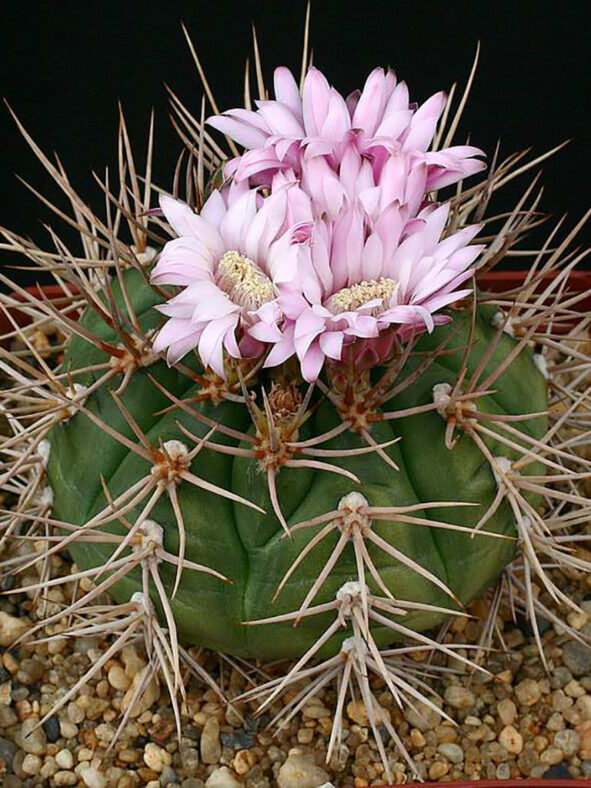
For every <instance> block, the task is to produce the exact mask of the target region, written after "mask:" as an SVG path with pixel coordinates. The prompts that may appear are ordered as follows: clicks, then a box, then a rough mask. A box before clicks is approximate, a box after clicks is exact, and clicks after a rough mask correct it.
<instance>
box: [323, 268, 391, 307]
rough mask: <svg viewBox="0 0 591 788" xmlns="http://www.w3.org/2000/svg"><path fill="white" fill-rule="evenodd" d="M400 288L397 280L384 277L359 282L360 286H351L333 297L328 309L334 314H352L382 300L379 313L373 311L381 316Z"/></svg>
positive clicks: (330, 299) (329, 300) (327, 305)
mask: <svg viewBox="0 0 591 788" xmlns="http://www.w3.org/2000/svg"><path fill="white" fill-rule="evenodd" d="M397 288H398V282H397V281H396V280H395V279H390V278H389V277H387V276H382V277H380V278H379V279H369V280H367V281H366V280H364V281H363V282H359V284H356V285H351V287H344V288H343V289H342V290H339V291H338V292H337V293H335V294H334V295H332V296H331V297H330V298H329V299H328V301H327V302H326V308H327V309H329V310H330V311H331V312H333V314H338V313H339V312H350V311H354V310H355V309H359V307H360V306H363V305H364V304H367V303H369V301H375V300H376V299H380V300H381V301H382V305H381V307H380V306H378V307H376V308H375V309H377V312H376V311H375V310H372V314H379V313H380V312H383V311H384V309H385V308H386V307H387V303H385V302H387V301H389V299H390V298H391V296H393V295H394V293H395V292H396V290H397Z"/></svg>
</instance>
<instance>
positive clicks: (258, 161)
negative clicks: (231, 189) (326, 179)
mask: <svg viewBox="0 0 591 788" xmlns="http://www.w3.org/2000/svg"><path fill="white" fill-rule="evenodd" d="M274 84H275V96H276V98H275V100H273V101H257V102H256V104H257V110H256V111H251V110H246V109H233V110H228V111H227V112H225V113H223V114H222V115H218V116H215V117H212V118H209V120H208V123H210V125H212V126H214V127H215V128H216V129H218V130H219V131H222V132H223V133H224V134H227V135H228V136H230V137H232V138H233V139H234V140H235V141H236V142H237V143H238V144H240V145H242V146H243V147H244V148H245V149H246V152H245V153H244V154H243V155H242V156H240V157H239V158H237V159H233V160H232V161H231V162H229V163H228V165H227V168H226V172H227V174H228V175H233V176H234V178H235V179H236V180H237V181H242V180H246V179H253V182H256V183H260V184H264V185H268V184H269V182H270V178H271V177H272V175H273V174H274V173H275V172H277V170H284V169H293V170H295V172H296V173H297V174H299V171H300V165H301V162H302V160H303V159H309V158H311V157H315V156H324V157H326V159H327V161H328V162H329V163H330V165H331V166H332V167H333V168H335V169H336V168H337V167H338V166H339V164H340V162H341V160H342V158H343V155H344V153H345V151H346V149H347V147H348V146H350V145H354V146H355V147H356V149H357V150H358V151H359V153H361V154H363V155H364V156H366V157H367V158H368V159H369V160H370V161H371V162H372V167H373V169H374V171H375V175H376V176H379V173H380V171H381V168H382V167H383V166H384V163H385V161H386V160H387V158H388V156H389V155H390V154H391V153H393V152H403V153H413V154H415V156H420V157H421V159H422V160H423V161H424V162H425V164H426V165H427V167H428V175H427V188H428V190H429V191H431V190H433V189H438V188H441V187H443V186H447V185H449V184H452V183H456V182H457V181H459V180H461V179H462V178H465V177H467V176H468V175H472V174H473V173H475V172H479V171H480V170H482V169H484V166H485V165H484V163H483V162H481V161H478V160H477V159H475V158H474V156H479V155H482V151H481V150H479V149H478V148H474V147H472V146H469V145H459V146H454V147H451V148H446V149H445V150H442V151H438V152H427V150H428V148H429V146H430V145H431V142H432V140H433V136H434V134H435V130H436V127H437V122H438V120H439V117H440V116H441V113H442V112H443V109H444V107H445V101H446V97H445V94H444V93H436V94H435V95H434V96H431V98H430V99H428V100H427V101H426V102H425V103H424V104H423V105H422V106H420V107H418V108H417V107H416V106H415V105H412V104H409V96H408V88H407V87H406V84H405V83H404V82H397V81H396V77H395V75H394V72H392V71H386V72H385V71H384V70H383V69H381V68H376V69H374V70H373V71H372V72H371V74H370V75H369V77H368V78H367V80H366V83H365V86H364V88H363V90H362V91H361V92H360V91H355V92H354V93H352V94H351V95H350V96H349V97H348V98H347V99H345V98H343V96H341V94H340V93H338V91H336V90H335V89H334V88H333V87H331V86H330V85H329V83H328V81H327V80H326V78H325V77H324V75H323V74H322V73H321V72H320V71H318V69H316V68H311V69H310V70H309V71H308V74H307V76H306V79H305V81H304V89H303V95H302V96H300V92H299V89H298V86H297V84H296V81H295V79H294V78H293V76H292V74H291V72H290V71H289V70H288V69H287V68H285V67H283V66H282V67H280V68H277V69H276V70H275V76H274Z"/></svg>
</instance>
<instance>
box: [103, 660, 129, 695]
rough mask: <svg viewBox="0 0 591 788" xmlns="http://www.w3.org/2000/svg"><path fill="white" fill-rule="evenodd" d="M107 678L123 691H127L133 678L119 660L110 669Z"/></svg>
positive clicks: (112, 684) (111, 683)
mask: <svg viewBox="0 0 591 788" xmlns="http://www.w3.org/2000/svg"><path fill="white" fill-rule="evenodd" d="M107 680H108V682H109V684H110V685H111V686H112V687H113V688H114V689H116V690H121V691H122V692H127V690H128V689H129V687H130V685H131V679H130V678H129V676H128V675H127V673H126V672H125V670H124V668H123V666H122V665H121V664H120V663H119V662H116V663H115V664H114V665H113V666H112V667H111V668H110V669H109V672H108V673H107Z"/></svg>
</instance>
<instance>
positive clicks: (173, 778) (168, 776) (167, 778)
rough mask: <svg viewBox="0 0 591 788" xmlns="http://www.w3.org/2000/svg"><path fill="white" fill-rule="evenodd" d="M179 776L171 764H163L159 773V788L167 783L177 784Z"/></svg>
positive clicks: (162, 787) (164, 786) (163, 787)
mask: <svg viewBox="0 0 591 788" xmlns="http://www.w3.org/2000/svg"><path fill="white" fill-rule="evenodd" d="M178 783H179V776H178V774H177V773H176V772H175V770H174V769H173V768H172V767H171V766H165V767H164V769H162V774H161V775H160V786H159V788H166V786H167V785H178Z"/></svg>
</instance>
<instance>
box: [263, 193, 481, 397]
mask: <svg viewBox="0 0 591 788" xmlns="http://www.w3.org/2000/svg"><path fill="white" fill-rule="evenodd" d="M448 213H449V205H447V204H444V205H441V206H435V205H430V206H428V207H426V208H424V209H423V210H422V211H421V213H420V214H419V216H418V217H416V218H415V219H413V220H412V221H411V222H408V220H407V216H406V215H405V213H404V211H401V210H400V205H399V204H398V202H396V201H394V202H391V203H390V204H389V205H388V206H387V207H386V208H385V209H384V210H383V211H382V212H381V213H380V214H379V215H378V217H377V219H372V218H371V217H370V216H369V215H368V212H367V211H366V210H365V209H364V207H363V205H362V204H361V203H360V202H359V201H358V202H356V203H351V204H347V205H346V206H345V207H343V208H342V209H341V210H340V211H339V213H338V215H337V216H336V218H329V217H326V218H324V219H319V220H316V221H315V222H314V223H313V225H312V226H311V227H310V230H309V239H308V243H307V244H302V245H301V250H302V252H304V251H305V253H302V254H301V255H300V257H299V258H298V276H297V278H296V279H294V280H292V281H291V282H289V283H285V284H284V285H282V286H281V292H282V296H281V299H280V302H281V308H282V310H283V313H284V315H285V323H284V326H283V331H282V336H281V339H280V340H279V341H277V342H276V343H275V346H274V348H273V349H272V350H271V352H270V353H269V355H268V357H267V359H266V361H265V365H266V366H274V365H276V364H280V363H282V362H283V361H285V360H286V359H287V358H289V357H290V356H292V355H293V354H295V355H297V357H298V359H299V361H300V365H301V370H302V375H303V377H304V378H305V380H307V381H309V382H311V381H314V380H316V379H317V378H318V376H319V374H320V372H321V370H322V367H323V365H324V362H325V360H326V359H327V358H328V359H332V360H334V361H339V360H341V358H342V355H343V352H344V348H345V347H347V346H349V345H351V344H352V343H354V342H358V343H360V347H359V348H358V349H359V352H360V354H361V355H364V354H365V355H366V356H367V355H368V354H369V355H371V354H372V353H376V354H378V355H379V353H380V352H385V351H384V349H385V348H390V349H391V347H392V342H391V341H390V338H388V337H384V336H383V334H384V333H386V332H390V333H394V332H396V334H397V335H398V337H399V338H400V339H401V340H402V341H404V340H406V339H407V338H408V336H409V335H410V334H412V333H413V332H421V331H424V330H427V331H432V330H433V327H434V325H435V324H436V323H442V322H447V321H448V320H449V318H448V317H447V316H445V315H440V314H435V313H437V312H438V311H439V310H440V309H442V308H444V307H446V306H448V305H449V304H451V303H452V302H454V301H457V300H458V299H460V298H463V297H465V296H466V295H468V294H469V293H470V292H471V290H470V289H460V290H458V289H457V288H458V287H459V286H460V285H461V284H462V283H463V282H465V281H466V280H467V279H469V278H470V276H471V275H472V269H471V268H470V266H471V264H472V263H473V262H474V260H475V259H476V257H477V256H478V254H479V253H480V252H481V250H482V248H483V247H482V246H480V245H469V244H470V242H471V241H472V239H473V238H474V236H475V235H476V233H477V232H478V230H479V229H480V228H479V227H478V226H471V227H467V228H464V229H463V230H460V231H459V232H457V233H454V234H452V235H450V236H448V237H447V238H445V239H444V240H441V235H442V232H443V229H444V227H445V224H446V221H447V217H448ZM300 240H302V239H300ZM378 338H380V339H379V341H376V340H377V339H378ZM380 349H381V350H380ZM366 351H367V352H366ZM377 360H379V359H378V358H376V361H377ZM381 360H382V361H383V360H385V359H384V358H382V359H381Z"/></svg>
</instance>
